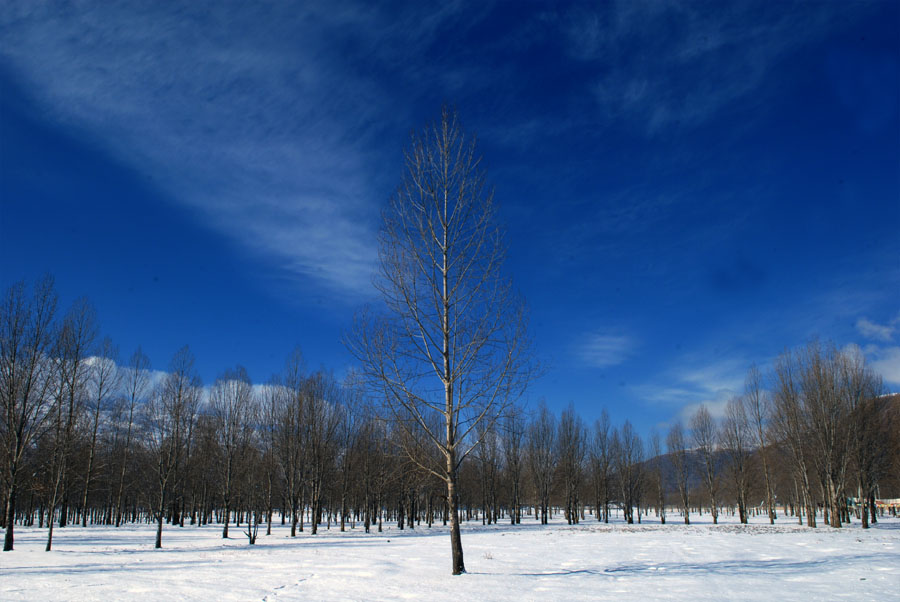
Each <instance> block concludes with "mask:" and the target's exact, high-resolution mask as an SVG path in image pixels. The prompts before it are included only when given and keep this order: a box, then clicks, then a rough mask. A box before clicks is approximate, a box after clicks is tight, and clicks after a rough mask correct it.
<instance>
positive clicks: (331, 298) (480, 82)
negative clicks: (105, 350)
mask: <svg viewBox="0 0 900 602" xmlns="http://www.w3.org/2000/svg"><path fill="white" fill-rule="evenodd" d="M186 4H187V8H176V7H175V3H150V2H131V3H109V2H102V3H101V2H96V3H91V2H86V3H79V4H77V5H75V6H72V5H69V4H58V3H55V2H47V3H40V4H39V3H29V2H20V3H3V5H2V7H0V40H2V42H0V145H2V146H0V153H2V154H0V159H2V162H0V207H2V212H0V253H2V264H0V284H2V285H3V287H4V288H5V287H6V286H8V285H9V284H10V283H11V282H13V281H15V280H18V279H21V278H26V279H29V280H33V279H34V278H36V277H37V276H38V275H40V274H42V273H44V272H46V271H50V272H52V273H53V274H54V275H55V276H56V279H57V285H58V288H59V291H60V293H61V296H62V301H63V302H64V303H68V302H71V301H72V300H73V299H74V298H76V297H77V296H79V295H87V296H88V297H89V298H90V299H91V300H92V301H93V302H94V304H95V305H96V307H97V309H98V313H99V316H100V319H101V324H102V327H103V331H104V333H107V334H109V335H110V336H112V337H113V338H114V340H115V341H116V342H117V343H118V344H119V346H120V347H121V349H122V352H123V355H128V354H130V353H131V351H132V350H133V349H134V348H135V347H136V346H137V345H139V344H140V345H143V347H144V349H145V350H146V351H147V352H148V354H149V355H150V358H151V360H152V362H153V365H154V367H155V368H164V367H165V365H166V364H167V363H168V361H169V358H170V357H171V355H172V354H173V353H174V352H175V350H176V349H177V348H179V347H180V346H181V345H183V344H186V343H187V344H190V345H191V348H192V349H193V351H194V353H195V355H196V356H197V362H198V367H199V369H200V372H201V375H202V377H203V378H204V380H205V381H207V382H209V381H212V380H213V379H214V378H215V377H216V375H217V374H219V373H220V372H221V371H223V370H224V369H225V368H227V367H229V366H232V365H234V364H236V363H240V364H243V365H245V366H246V367H247V369H248V371H249V372H250V375H251V377H252V378H253V379H254V380H256V381H262V380H265V379H267V378H268V376H269V375H270V374H271V373H272V372H274V371H277V370H279V369H280V367H281V365H282V363H283V361H284V358H285V357H286V356H287V354H288V353H289V351H290V350H291V349H292V348H293V347H294V346H295V345H299V346H300V347H301V348H302V350H303V352H304V354H305V356H306V358H307V362H308V364H309V365H310V366H311V367H318V366H324V367H326V368H329V369H332V370H334V371H335V372H336V373H337V374H338V375H340V374H342V373H343V372H344V371H346V370H347V369H348V368H349V367H350V366H351V365H352V360H351V358H350V356H349V355H348V354H347V352H346V351H345V350H344V348H343V347H342V345H341V343H340V337H341V334H342V333H343V332H344V331H346V330H347V329H348V328H349V327H350V324H351V320H352V317H353V314H354V312H355V311H356V310H357V309H358V308H359V307H360V306H361V305H363V304H365V303H377V298H376V297H375V291H374V289H373V288H372V286H371V275H372V273H373V268H374V261H375V258H376V253H377V239H376V234H377V230H378V225H379V212H380V211H381V209H382V208H383V207H384V206H385V204H386V202H387V199H388V198H389V197H390V195H391V193H392V192H393V190H394V189H395V187H396V186H397V185H398V184H399V181H400V177H401V174H402V152H403V147H404V145H405V144H406V142H407V140H408V137H409V133H410V131H411V130H413V129H416V128H419V127H421V126H422V125H424V124H425V123H426V122H427V121H429V120H431V119H434V118H435V117H437V115H438V114H439V109H440V106H441V104H442V103H444V102H447V103H450V104H452V105H454V106H455V107H456V108H457V109H458V110H459V113H460V117H461V119H462V123H463V125H464V127H465V128H466V129H467V130H469V131H471V132H474V133H476V134H477V135H478V139H479V145H480V150H481V152H482V154H483V156H484V166H485V167H486V169H487V172H488V177H489V180H490V181H491V183H492V184H493V185H494V187H495V190H496V200H497V203H498V206H499V209H500V217H501V219H502V220H503V222H504V224H505V227H506V232H507V234H506V242H507V245H508V264H507V269H508V271H509V273H510V275H511V276H512V277H513V280H514V283H515V285H516V286H517V288H518V289H519V290H520V291H521V292H522V294H523V295H524V296H525V298H526V299H527V301H528V303H529V306H530V311H531V326H532V328H531V334H532V336H533V339H534V344H535V349H536V350H537V352H538V355H539V357H540V358H541V360H542V361H543V362H544V363H545V365H546V366H547V371H546V375H545V376H544V377H543V378H542V379H541V380H540V381H538V382H537V383H535V385H534V386H533V387H532V389H531V391H530V393H529V397H530V398H531V399H532V400H537V399H539V398H541V397H545V398H546V399H547V401H548V403H549V404H550V405H551V406H553V407H557V408H561V407H564V406H565V405H567V404H568V403H569V402H573V403H574V405H575V407H576V409H577V410H578V411H579V413H581V415H582V416H583V417H585V418H586V419H587V420H593V418H595V417H596V416H597V415H599V412H600V410H601V408H602V407H604V406H605V407H607V408H608V409H609V411H610V413H611V415H612V417H613V418H614V420H617V421H621V420H624V419H625V418H630V419H631V420H632V421H633V422H634V423H636V424H637V425H638V427H639V428H641V429H642V430H646V429H649V428H650V427H652V426H654V425H659V426H662V425H663V424H664V423H667V422H669V421H671V420H673V419H677V418H678V417H680V416H684V415H686V414H687V413H689V412H690V411H691V410H692V409H693V408H695V407H696V406H697V405H698V404H700V403H708V404H710V405H711V407H712V408H713V409H714V410H716V409H717V408H721V406H722V404H723V402H724V401H725V400H727V398H728V397H729V396H730V395H732V394H734V393H736V392H739V391H740V389H741V387H742V382H743V378H744V375H745V373H746V370H747V368H748V367H749V366H750V364H751V363H754V362H755V363H757V364H759V365H761V366H762V367H766V366H768V365H769V364H770V363H771V361H772V359H773V358H774V357H775V356H776V355H777V354H778V353H779V352H780V351H781V350H783V349H784V348H785V347H793V346H796V345H800V344H802V343H804V342H805V341H806V340H808V339H809V338H810V337H812V336H819V337H821V338H823V339H831V340H834V341H835V342H836V343H838V344H839V345H842V346H843V345H850V344H854V345H858V346H859V347H860V348H862V349H863V351H864V352H865V353H866V354H867V357H868V358H869V360H870V362H872V365H873V366H874V367H875V368H876V369H877V370H878V371H879V372H881V374H882V375H883V376H884V378H885V381H886V383H887V384H888V386H889V388H891V389H892V390H895V391H896V390H900V292H898V291H900V242H898V241H900V236H898V234H900V100H898V99H900V91H898V88H900V83H898V82H900V12H898V4H897V3H896V2H893V1H884V2H879V1H874V2H827V1H826V2H802V3H789V2H728V3H719V2H711V3H700V2H690V3H665V2H646V3H644V2H633V1H623V2H608V3H600V6H596V4H597V3H593V2H591V3H583V4H581V3H560V4H553V3H543V2H538V3H526V2H506V3H489V2H479V3H455V2H443V3H436V4H434V5H433V6H426V4H429V3H421V2H410V3H390V4H389V3H363V2H360V3H346V2H341V1H330V2H327V3H321V4H318V5H317V4H316V3H303V4H301V3H298V4H296V5H291V4H289V3H287V2H284V3H261V4H259V5H256V6H255V7H248V6H247V4H248V3H243V2H241V3H238V2H224V3H222V2H217V3H208V4H207V3H203V2H192V3H186ZM371 4H377V5H378V6H370V5H371Z"/></svg>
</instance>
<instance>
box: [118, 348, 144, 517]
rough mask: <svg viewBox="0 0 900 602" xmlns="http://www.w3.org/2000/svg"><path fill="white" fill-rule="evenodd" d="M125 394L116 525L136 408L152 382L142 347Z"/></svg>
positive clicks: (130, 370)
mask: <svg viewBox="0 0 900 602" xmlns="http://www.w3.org/2000/svg"><path fill="white" fill-rule="evenodd" d="M124 383H125V396H126V400H127V403H128V422H127V426H126V429H125V442H124V446H123V448H122V457H121V459H120V461H121V463H122V465H121V467H120V469H119V485H118V487H117V489H116V502H115V509H116V527H118V526H120V525H121V524H122V509H123V507H122V504H123V497H122V496H123V494H124V491H125V475H126V473H127V471H128V456H129V454H130V453H131V438H132V434H133V431H134V419H135V409H136V408H137V404H138V403H139V402H144V401H146V399H145V396H146V395H147V391H148V388H149V383H150V359H149V358H148V357H147V356H146V355H144V352H143V351H141V348H140V347H138V349H137V351H135V352H134V354H133V355H132V356H131V361H130V362H129V365H128V370H127V371H126V373H125V376H124Z"/></svg>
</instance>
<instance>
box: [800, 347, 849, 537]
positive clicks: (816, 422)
mask: <svg viewBox="0 0 900 602" xmlns="http://www.w3.org/2000/svg"><path fill="white" fill-rule="evenodd" d="M850 361H851V360H850V358H849V357H848V356H847V355H845V354H843V353H841V352H840V351H838V349H837V348H836V347H835V346H834V344H833V343H832V344H829V345H824V346H823V345H822V344H821V343H819V342H818V341H812V342H811V343H809V344H808V345H807V346H806V347H805V349H804V350H803V352H802V355H801V362H802V364H803V369H802V372H801V387H802V389H801V394H802V400H803V411H804V413H805V415H806V417H807V424H808V425H809V439H810V442H811V443H812V445H813V450H814V452H815V453H813V454H812V458H813V462H814V464H815V465H816V468H817V469H818V470H817V472H818V474H819V476H820V479H821V481H822V487H823V489H824V493H825V512H826V514H828V516H827V517H826V522H827V523H828V524H829V525H830V526H832V527H835V528H840V526H841V510H842V507H843V505H844V503H845V497H846V496H845V495H844V493H845V492H844V486H845V480H846V477H847V467H848V465H849V461H850V444H851V440H852V438H853V433H852V431H851V428H850V427H851V426H852V424H853V423H852V421H850V420H848V419H847V418H848V416H849V412H850V408H851V400H850V396H851V394H850V390H849V389H850V388H852V387H854V384H851V382H850V381H851V379H850V378H848V376H849V374H850V372H851V370H850V369H849V368H850V366H849V364H850ZM829 510H830V512H829Z"/></svg>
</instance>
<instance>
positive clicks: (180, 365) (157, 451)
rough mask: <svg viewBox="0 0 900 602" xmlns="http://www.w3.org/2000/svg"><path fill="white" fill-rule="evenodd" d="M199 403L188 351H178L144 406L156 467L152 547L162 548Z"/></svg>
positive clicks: (198, 381)
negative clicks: (166, 519)
mask: <svg viewBox="0 0 900 602" xmlns="http://www.w3.org/2000/svg"><path fill="white" fill-rule="evenodd" d="M199 401H200V377H199V376H198V375H197V372H196V370H195V368H194V356H193V355H192V354H191V352H190V349H188V348H187V347H182V348H181V349H180V350H179V351H178V352H177V353H176V354H175V356H174V357H173V358H172V363H171V364H170V365H169V373H168V374H167V375H166V377H165V379H164V380H163V382H162V383H161V384H160V386H159V387H158V389H157V390H156V391H155V392H154V394H153V396H152V398H151V400H150V402H149V403H148V404H147V406H146V417H145V419H146V425H145V427H146V429H145V434H146V437H145V441H146V443H147V445H148V447H149V448H150V451H151V454H152V456H153V458H154V460H155V464H156V467H155V468H156V471H155V472H156V477H157V483H156V485H157V487H156V496H155V499H154V500H153V502H154V504H153V506H154V507H153V512H154V514H155V519H156V543H155V545H154V547H156V548H161V547H162V528H163V519H164V516H165V511H166V503H167V502H168V500H169V494H170V492H171V491H172V489H173V482H172V481H173V480H174V479H176V478H177V476H178V467H179V464H180V462H182V460H183V456H184V454H185V453H186V451H187V446H188V439H189V436H190V433H191V431H192V430H193V424H194V420H195V418H196V415H197V409H198V404H199Z"/></svg>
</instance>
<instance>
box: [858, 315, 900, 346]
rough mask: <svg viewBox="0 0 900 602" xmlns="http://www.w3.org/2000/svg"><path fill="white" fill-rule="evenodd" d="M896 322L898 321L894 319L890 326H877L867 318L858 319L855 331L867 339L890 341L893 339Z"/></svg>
mask: <svg viewBox="0 0 900 602" xmlns="http://www.w3.org/2000/svg"><path fill="white" fill-rule="evenodd" d="M897 322H898V319H897V318H895V319H894V320H893V321H892V322H891V323H890V324H878V323H876V322H873V321H871V320H869V319H868V318H860V319H859V320H857V321H856V329H857V330H858V331H859V333H860V334H861V335H863V336H864V337H866V338H868V339H877V340H879V341H890V340H891V339H893V338H894V332H895V331H896V330H897V326H896V324H897Z"/></svg>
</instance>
